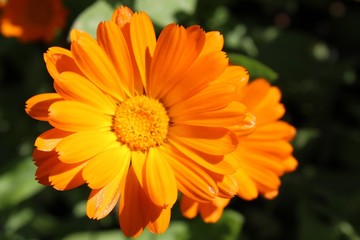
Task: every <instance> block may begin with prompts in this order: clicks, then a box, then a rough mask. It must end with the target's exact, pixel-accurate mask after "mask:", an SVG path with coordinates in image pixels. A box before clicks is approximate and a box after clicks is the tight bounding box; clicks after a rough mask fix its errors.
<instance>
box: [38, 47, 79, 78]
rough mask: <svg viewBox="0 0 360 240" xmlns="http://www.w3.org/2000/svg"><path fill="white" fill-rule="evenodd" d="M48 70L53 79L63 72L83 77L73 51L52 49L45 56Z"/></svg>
mask: <svg viewBox="0 0 360 240" xmlns="http://www.w3.org/2000/svg"><path fill="white" fill-rule="evenodd" d="M44 60H45V63H46V68H47V70H48V72H49V73H50V75H51V77H52V78H53V79H56V78H57V77H58V75H59V74H60V73H62V72H73V73H77V74H79V75H83V73H82V72H81V70H80V69H79V67H78V66H77V65H76V63H75V60H74V58H73V56H72V53H71V51H69V50H67V49H65V48H61V47H51V48H49V49H48V50H47V52H46V53H45V54H44Z"/></svg>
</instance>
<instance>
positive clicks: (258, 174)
mask: <svg viewBox="0 0 360 240" xmlns="http://www.w3.org/2000/svg"><path fill="white" fill-rule="evenodd" d="M238 99H239V101H241V102H243V103H244V104H245V105H246V107H247V108H248V110H249V112H251V113H252V114H254V115H255V117H256V124H257V127H256V130H255V131H254V132H253V133H251V134H249V135H241V136H239V145H238V147H237V149H236V150H235V151H234V152H232V153H231V154H229V157H234V158H237V159H238V161H239V165H240V168H239V169H238V170H237V171H236V173H235V174H233V175H232V177H233V178H234V180H235V181H236V182H237V184H238V191H237V195H238V196H239V197H240V198H242V199H245V200H252V199H254V198H256V197H258V195H259V194H261V195H262V196H264V197H265V198H267V199H272V198H274V197H276V196H277V195H278V190H279V187H280V184H281V181H280V178H279V177H280V176H282V175H283V174H284V173H286V172H291V171H294V170H295V169H296V167H297V161H296V160H295V158H294V157H293V156H292V151H293V148H292V146H291V145H290V143H289V141H290V140H292V139H293V138H294V136H295V132H296V131H295V128H294V127H293V126H291V125H290V124H288V123H286V122H284V121H282V120H279V119H280V118H281V117H282V116H283V115H284V113H285V108H284V106H283V104H281V103H280V99H281V92H280V90H279V89H278V88H277V87H272V86H270V84H269V83H268V82H267V81H266V80H264V79H257V80H254V81H252V82H251V83H249V84H248V85H247V86H246V87H245V88H243V89H242V90H241V93H240V95H239V98H238ZM229 201H230V199H223V198H219V197H217V198H216V199H215V200H214V201H213V202H212V203H199V202H196V201H194V200H193V199H191V198H189V197H187V196H186V195H184V196H183V197H182V201H181V210H182V213H183V215H184V216H186V217H188V218H194V217H195V216H196V215H197V214H198V212H200V215H201V217H202V218H203V219H204V221H205V222H216V221H218V220H219V218H220V217H221V215H222V212H223V209H224V207H226V205H227V204H228V203H229Z"/></svg>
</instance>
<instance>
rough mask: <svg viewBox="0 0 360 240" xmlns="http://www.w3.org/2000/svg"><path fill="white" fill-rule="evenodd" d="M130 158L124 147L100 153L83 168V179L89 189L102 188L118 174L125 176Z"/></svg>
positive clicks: (127, 150)
mask: <svg viewBox="0 0 360 240" xmlns="http://www.w3.org/2000/svg"><path fill="white" fill-rule="evenodd" d="M119 145H120V143H119ZM130 156H131V153H130V151H129V149H128V148H127V147H126V145H122V146H119V147H115V148H110V149H107V150H105V151H103V152H100V153H99V154H97V155H95V156H94V157H93V158H91V159H90V160H89V161H88V163H87V165H86V166H85V167H84V170H83V173H82V174H83V178H84V179H85V181H86V182H87V183H88V186H89V187H90V188H91V189H98V188H103V187H105V186H106V185H107V184H109V182H110V181H112V180H113V179H114V178H115V177H116V176H117V175H118V174H122V175H124V176H125V174H126V172H127V170H128V168H129V165H130Z"/></svg>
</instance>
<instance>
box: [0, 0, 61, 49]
mask: <svg viewBox="0 0 360 240" xmlns="http://www.w3.org/2000/svg"><path fill="white" fill-rule="evenodd" d="M2 11H3V12H2V16H1V17H0V31H1V33H2V34H3V35H4V36H6V37H16V38H19V40H20V41H23V42H29V41H45V42H51V41H52V40H53V39H54V36H55V34H56V33H57V31H58V30H59V29H61V28H63V27H64V26H65V23H66V17H67V11H66V9H65V8H64V6H63V4H62V0H7V1H6V2H5V3H4V6H3V9H2Z"/></svg>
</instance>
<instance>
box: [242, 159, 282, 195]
mask: <svg viewBox="0 0 360 240" xmlns="http://www.w3.org/2000/svg"><path fill="white" fill-rule="evenodd" d="M244 167H245V166H244ZM244 171H246V173H247V175H248V176H249V177H250V178H251V179H252V180H253V181H254V182H255V183H256V185H257V188H258V190H259V191H260V192H265V191H266V192H267V191H274V190H278V189H279V187H280V185H281V182H280V179H279V177H278V176H277V175H276V174H275V173H274V172H272V171H271V170H269V169H266V168H264V167H259V166H257V167H254V166H250V165H246V169H244ZM261 186H262V187H263V188H262V189H263V190H262V189H260V188H259V187H261ZM239 188H241V186H239Z"/></svg>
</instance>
